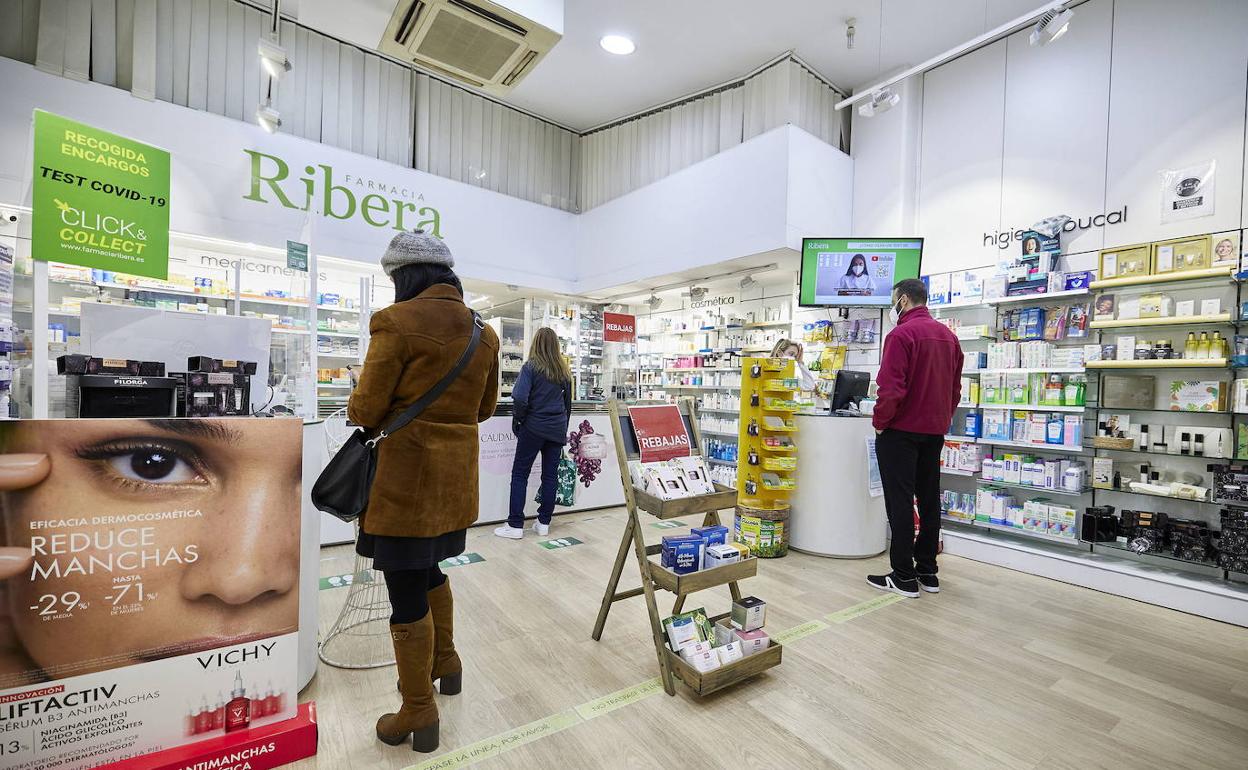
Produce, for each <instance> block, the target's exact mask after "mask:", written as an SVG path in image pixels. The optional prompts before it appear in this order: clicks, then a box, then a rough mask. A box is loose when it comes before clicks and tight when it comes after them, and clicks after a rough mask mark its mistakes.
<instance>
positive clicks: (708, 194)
mask: <svg viewBox="0 0 1248 770" xmlns="http://www.w3.org/2000/svg"><path fill="white" fill-rule="evenodd" d="M852 180H853V162H852V160H851V159H850V158H849V157H848V156H847V155H845V154H844V153H842V152H841V151H839V150H837V149H835V148H833V147H831V146H829V145H826V144H824V143H823V142H821V141H819V140H818V139H816V138H815V137H812V136H810V135H809V134H807V133H806V132H804V131H802V130H801V129H799V128H796V127H794V126H781V127H780V128H776V129H772V130H771V131H769V132H767V133H765V134H763V135H761V136H757V137H755V138H753V139H751V140H749V141H747V142H744V143H743V144H740V145H737V146H736V147H733V148H732V149H729V150H727V151H725V152H722V153H720V154H718V155H714V156H712V157H710V158H708V159H706V160H704V161H702V162H701V163H696V164H694V165H692V166H689V167H687V168H684V169H682V170H681V171H678V172H676V173H675V174H672V175H671V176H668V177H665V178H663V179H660V180H659V181H657V182H654V183H652V184H649V185H647V186H645V187H642V188H641V189H638V190H634V191H633V192H631V193H628V194H626V195H622V196H620V197H618V198H616V199H614V200H611V201H609V202H607V203H604V204H603V205H601V206H598V207H596V208H594V209H591V210H590V211H587V212H585V213H584V214H582V215H580V217H579V218H578V223H579V231H578V233H577V245H576V253H577V254H578V262H577V268H578V281H577V290H578V291H579V292H582V293H585V292H593V291H598V290H600V289H603V288H607V287H611V286H618V285H620V284H624V283H630V282H633V281H637V280H642V279H646V278H650V277H653V276H657V275H665V274H668V273H673V272H679V271H681V270H688V269H690V268H695V267H701V266H704V265H713V264H716V263H718V262H723V261H725V260H729V259H735V258H737V257H745V256H750V255H753V254H760V253H763V252H767V251H772V250H774V249H779V248H784V247H786V246H787V247H790V248H800V246H801V238H802V236H803V235H807V236H809V235H813V234H815V233H835V232H848V228H849V226H850V219H851V212H852V201H851V198H852V194H853V191H852Z"/></svg>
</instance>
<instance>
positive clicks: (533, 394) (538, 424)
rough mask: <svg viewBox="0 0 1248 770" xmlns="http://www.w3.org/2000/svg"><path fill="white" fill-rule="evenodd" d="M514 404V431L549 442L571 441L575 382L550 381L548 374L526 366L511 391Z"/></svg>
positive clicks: (528, 365) (512, 422)
mask: <svg viewBox="0 0 1248 770" xmlns="http://www.w3.org/2000/svg"><path fill="white" fill-rule="evenodd" d="M511 399H512V401H513V402H514V410H515V411H514V416H513V417H512V421H511V424H512V429H513V430H516V431H519V430H520V429H521V428H524V430H527V431H528V432H529V433H532V434H533V435H535V436H539V437H541V438H544V439H546V440H547V441H558V442H559V443H560V444H562V443H564V442H566V441H567V440H568V421H569V420H570V419H571V417H572V383H570V382H563V383H560V382H551V381H550V380H548V379H546V377H545V375H543V374H542V373H541V372H539V371H537V370H536V369H535V368H533V366H532V365H530V364H528V363H526V364H525V365H524V368H522V369H521V370H520V376H519V377H518V378H517V379H516V386H515V387H514V388H512V390H511Z"/></svg>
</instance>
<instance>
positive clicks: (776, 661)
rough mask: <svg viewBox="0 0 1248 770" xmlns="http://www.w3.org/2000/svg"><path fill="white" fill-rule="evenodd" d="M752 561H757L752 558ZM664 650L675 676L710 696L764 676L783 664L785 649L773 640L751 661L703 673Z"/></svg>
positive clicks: (742, 660)
mask: <svg viewBox="0 0 1248 770" xmlns="http://www.w3.org/2000/svg"><path fill="white" fill-rule="evenodd" d="M750 561H754V560H753V559H750ZM663 650H664V652H665V653H666V654H667V660H668V663H669V665H671V667H672V673H674V674H676V676H677V677H679V678H680V681H682V682H684V683H685V685H686V686H687V687H688V688H689V689H690V690H693V692H694V693H696V694H697V695H710V694H711V693H713V692H715V691H716V690H722V689H724V688H725V687H731V686H732V685H734V684H736V683H737V682H740V681H742V680H744V679H749V678H750V677H752V676H755V675H757V674H761V673H763V672H764V671H766V670H767V669H769V668H773V667H775V666H778V665H780V659H781V657H782V656H783V655H784V647H783V646H782V645H781V644H780V643H779V642H777V641H775V640H774V639H773V640H772V641H771V645H770V646H768V647H767V649H765V650H763V651H762V652H756V653H754V654H753V655H751V656H749V657H748V658H742V659H741V660H738V661H736V662H735V663H729V664H728V665H726V666H720V667H719V668H717V669H715V670H714V671H708V672H706V673H705V674H703V673H702V672H701V671H698V670H697V669H696V668H694V667H693V666H691V665H689V664H688V663H686V662H685V659H684V658H682V657H680V655H678V654H677V653H674V652H672V651H671V649H670V648H668V647H664V648H663Z"/></svg>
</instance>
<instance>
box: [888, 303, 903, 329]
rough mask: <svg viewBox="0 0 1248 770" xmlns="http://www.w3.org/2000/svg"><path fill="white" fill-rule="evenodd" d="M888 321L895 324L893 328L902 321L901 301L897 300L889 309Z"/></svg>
mask: <svg viewBox="0 0 1248 770" xmlns="http://www.w3.org/2000/svg"><path fill="white" fill-rule="evenodd" d="M888 320H889V321H890V322H891V323H892V324H893V326H896V325H897V323H898V322H899V321H901V300H897V301H896V302H895V303H893V306H892V307H890V308H889V309H888Z"/></svg>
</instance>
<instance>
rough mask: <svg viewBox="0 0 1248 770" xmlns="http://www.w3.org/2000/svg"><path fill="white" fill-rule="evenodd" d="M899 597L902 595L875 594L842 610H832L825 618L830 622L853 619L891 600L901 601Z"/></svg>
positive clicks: (883, 605)
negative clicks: (874, 596) (872, 597)
mask: <svg viewBox="0 0 1248 770" xmlns="http://www.w3.org/2000/svg"><path fill="white" fill-rule="evenodd" d="M901 599H902V597H900V596H898V595H897V594H892V595H889V596H877V597H876V598H874V599H868V600H867V601H865V602H859V603H857V604H855V605H853V606H852V607H846V608H845V609H843V610H839V611H837V612H833V613H832V614H831V615H828V616H827V620H829V621H830V622H832V623H844V622H845V621H847V620H853V619H854V618H858V617H862V616H863V615H866V614H867V613H868V612H873V611H875V610H878V609H879V608H881V607H887V606H888V605H890V604H892V603H893V602H899V601H901Z"/></svg>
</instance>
